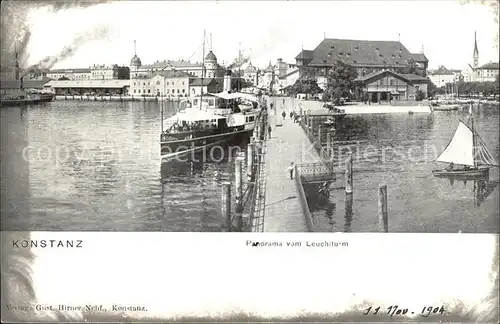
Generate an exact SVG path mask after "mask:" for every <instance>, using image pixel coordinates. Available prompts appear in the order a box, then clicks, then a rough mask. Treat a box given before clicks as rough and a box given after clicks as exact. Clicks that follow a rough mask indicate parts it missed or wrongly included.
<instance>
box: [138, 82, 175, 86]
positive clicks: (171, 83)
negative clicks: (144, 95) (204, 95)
mask: <svg viewBox="0 0 500 324" xmlns="http://www.w3.org/2000/svg"><path fill="white" fill-rule="evenodd" d="M179 82H180V85H184V81H179ZM135 85H138V86H140V85H141V83H140V82H134V86H135ZM142 85H143V86H145V85H146V82H143V83H142ZM150 85H151V82H149V81H148V86H150ZM156 85H160V81H156ZM165 85H175V81H171V82H170V83H169V82H168V81H167V82H166V83H165Z"/></svg>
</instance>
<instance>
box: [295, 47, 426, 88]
mask: <svg viewBox="0 0 500 324" xmlns="http://www.w3.org/2000/svg"><path fill="white" fill-rule="evenodd" d="M295 60H296V64H297V66H298V67H299V70H300V76H301V77H303V76H314V77H316V78H317V79H318V84H320V85H321V84H324V82H326V78H325V76H326V73H327V71H328V70H329V69H330V68H331V67H332V65H333V64H334V63H335V62H336V61H341V62H343V63H346V64H349V65H350V66H352V67H354V68H355V69H356V70H357V72H358V75H359V76H363V75H366V74H370V73H375V72H378V71H383V70H391V71H394V72H396V73H399V72H401V73H402V72H404V69H405V68H407V67H408V66H409V65H410V64H413V63H414V65H415V68H416V70H417V71H418V74H420V75H421V76H426V74H427V72H426V71H427V67H428V64H429V60H428V59H427V57H426V56H425V54H424V53H410V51H408V50H407V49H406V47H404V45H403V44H402V43H401V42H399V41H371V40H353V39H332V38H325V39H324V40H323V41H322V42H321V43H320V44H319V45H318V46H317V47H316V48H315V49H314V50H304V49H303V50H302V51H301V52H300V53H299V54H298V55H297V56H296V57H295Z"/></svg>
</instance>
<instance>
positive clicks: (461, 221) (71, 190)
mask: <svg viewBox="0 0 500 324" xmlns="http://www.w3.org/2000/svg"><path fill="white" fill-rule="evenodd" d="M47 3H49V4H47ZM492 3H493V2H492ZM44 4H45V5H44ZM382 4H383V3H382ZM239 5H240V3H239V2H236V1H234V2H227V3H226V2H224V3H222V2H221V3H219V2H213V3H212V2H210V1H209V2H202V3H195V2H185V3H182V2H181V3H174V2H162V1H158V2H151V3H144V2H142V1H137V2H135V1H125V2H109V3H99V2H95V3H93V2H40V3H39V4H31V2H20V3H19V4H18V3H17V2H12V3H11V2H7V3H6V5H3V7H5V9H2V10H3V11H2V12H3V13H2V15H4V14H5V15H6V17H5V18H4V17H3V16H2V19H3V20H2V23H3V24H5V27H4V28H3V30H4V32H3V33H4V34H5V35H6V37H5V36H4V37H2V39H3V41H2V62H3V63H2V111H1V114H2V115H1V120H2V219H1V221H2V226H3V228H5V229H9V230H48V231H181V232H190V231H208V232H221V231H247V232H248V231H253V232H377V231H381V230H382V231H389V232H412V233H413V232H438V233H456V232H465V233H498V231H499V225H498V224H499V223H500V222H499V216H498V215H499V213H498V205H499V189H498V156H499V136H498V124H499V121H498V120H499V82H498V75H499V65H498V34H497V31H496V28H495V22H494V20H493V17H492V16H493V15H492V12H491V10H496V9H495V8H494V7H488V6H487V5H482V6H478V7H473V6H471V5H468V4H461V3H458V2H457V3H455V2H445V3H444V4H443V6H445V7H446V8H448V7H449V8H451V9H450V10H455V12H456V14H455V13H453V14H452V13H450V14H448V15H447V17H446V19H449V20H450V23H451V22H452V24H453V26H454V27H453V31H451V32H441V31H439V32H437V31H438V30H440V26H442V25H446V24H447V23H446V22H444V21H442V19H445V18H442V17H440V18H439V19H438V18H436V19H434V18H428V19H426V22H425V23H422V25H423V26H420V27H419V28H414V27H413V25H412V24H411V23H409V22H408V21H407V18H406V17H405V16H404V15H400V16H399V17H394V16H391V18H390V19H387V21H386V19H385V18H384V19H383V21H380V17H379V16H377V15H372V13H371V12H369V11H365V10H362V9H359V8H358V9H356V12H357V15H360V16H359V17H357V18H356V19H352V18H350V17H345V18H344V17H342V15H340V14H339V15H338V17H337V16H336V17H335V22H333V23H331V22H330V20H324V19H319V18H318V19H315V20H314V23H313V22H312V21H311V22H310V23H307V22H306V21H304V22H301V23H300V25H297V24H296V25H294V24H292V23H288V22H287V21H288V20H291V19H293V18H292V17H293V16H294V14H295V12H296V10H298V8H304V10H306V9H307V10H312V11H314V10H313V9H312V8H310V7H309V6H308V5H307V4H306V2H300V1H299V2H297V3H293V4H292V3H291V4H288V3H281V2H273V5H276V8H279V11H282V12H280V13H279V14H277V15H276V16H275V15H272V14H271V12H268V13H267V12H266V10H265V9H264V6H265V3H263V2H255V3H252V4H251V5H250V4H244V6H248V8H249V9H248V10H250V11H248V19H245V21H238V20H237V18H236V17H239V15H240V13H239V12H238V6H239ZM353 5H354V3H353V4H350V3H348V2H347V3H334V2H324V3H321V6H326V7H328V6H333V7H332V11H335V9H334V7H335V6H340V7H341V8H343V7H346V10H347V11H349V10H350V8H351V7H350V6H353ZM371 5H372V6H373V4H371ZM383 5H385V4H383ZM399 6H401V7H405V8H407V10H408V11H410V10H411V11H412V12H415V11H413V10H419V12H422V17H425V16H428V17H432V15H433V11H434V12H437V11H438V10H435V9H432V8H434V6H435V5H434V4H431V3H418V4H417V2H409V3H405V4H404V5H403V4H401V5H399ZM18 7H19V8H18ZM20 7H22V9H21V8H20ZM374 7H377V6H374ZM438 7H439V6H438ZM468 7H471V8H474V9H471V10H472V12H471V11H467V10H466V9H465V8H468ZM427 8H428V9H427ZM8 10H12V13H11V14H7V13H8ZM204 10H207V12H208V11H210V12H211V14H210V15H209V16H204V15H202V14H201V13H202V12H203V11H204ZM301 10H302V9H301ZM474 10H475V11H474ZM18 11H22V12H21V13H20V15H25V17H18V16H17V14H16V13H18ZM191 11H192V14H188V12H191ZM327 11H328V10H327ZM131 12H134V15H133V17H131V16H130V13H131ZM174 12H175V14H174ZM266 14H270V17H272V19H263V18H259V19H257V20H256V19H255V17H257V16H259V15H266ZM245 15H247V14H245ZM304 15H305V14H304V13H301V16H300V17H301V19H305V18H304V17H303V16H304ZM314 15H319V14H318V13H317V12H315V13H314V14H313V16H314ZM414 15H416V14H412V16H414ZM80 17H85V19H80ZM167 17H168V18H167ZM195 18H196V19H195ZM308 19H310V18H308ZM342 19H345V22H344V21H343V20H342ZM464 19H465V20H468V21H469V23H467V24H464V23H462V21H463V20H464ZM322 20H324V22H323V23H321V21H322ZM182 24H189V26H186V27H181V25H182ZM195 26H199V28H197V27H195ZM367 26H370V28H367ZM424 27H425V28H424ZM6 30H8V32H7V31H6Z"/></svg>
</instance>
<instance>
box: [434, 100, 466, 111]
mask: <svg viewBox="0 0 500 324" xmlns="http://www.w3.org/2000/svg"><path fill="white" fill-rule="evenodd" d="M430 107H431V108H432V110H434V111H452V110H458V109H459V108H460V107H461V105H460V104H456V103H441V102H431V103H430Z"/></svg>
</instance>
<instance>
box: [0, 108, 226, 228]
mask: <svg viewBox="0 0 500 324" xmlns="http://www.w3.org/2000/svg"><path fill="white" fill-rule="evenodd" d="M174 112H175V107H171V106H169V105H168V104H167V105H166V109H165V117H168V116H170V115H172V114H173V113H174ZM0 113H1V127H0V129H1V132H2V137H1V140H2V143H1V144H2V145H1V153H2V155H1V167H2V168H1V171H2V174H1V176H2V177H1V178H2V181H1V189H2V191H1V198H2V204H1V212H2V213H1V223H2V229H5V230H73V231H79V230H83V231H86V230H93V231H220V230H221V228H222V224H223V223H224V220H223V219H222V218H221V215H220V192H221V188H220V183H221V182H223V181H228V180H230V179H231V180H232V178H234V176H231V175H232V174H233V172H234V171H233V169H234V165H233V163H231V162H230V161H229V160H230V158H231V157H230V156H229V155H230V154H234V152H232V151H231V152H230V151H227V150H226V151H224V152H223V153H222V152H221V153H218V154H219V155H221V154H225V157H224V159H221V162H218V163H201V162H199V163H184V162H178V163H175V162H174V163H167V164H162V163H161V160H160V154H159V153H160V150H159V144H158V134H159V130H160V104H158V103H154V102H123V103H121V102H86V101H55V102H51V103H49V104H46V105H39V106H36V107H27V108H8V109H2V110H1V111H0ZM23 150H24V153H25V156H24V157H23ZM216 157H219V156H217V154H216ZM233 160H234V157H233Z"/></svg>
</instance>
